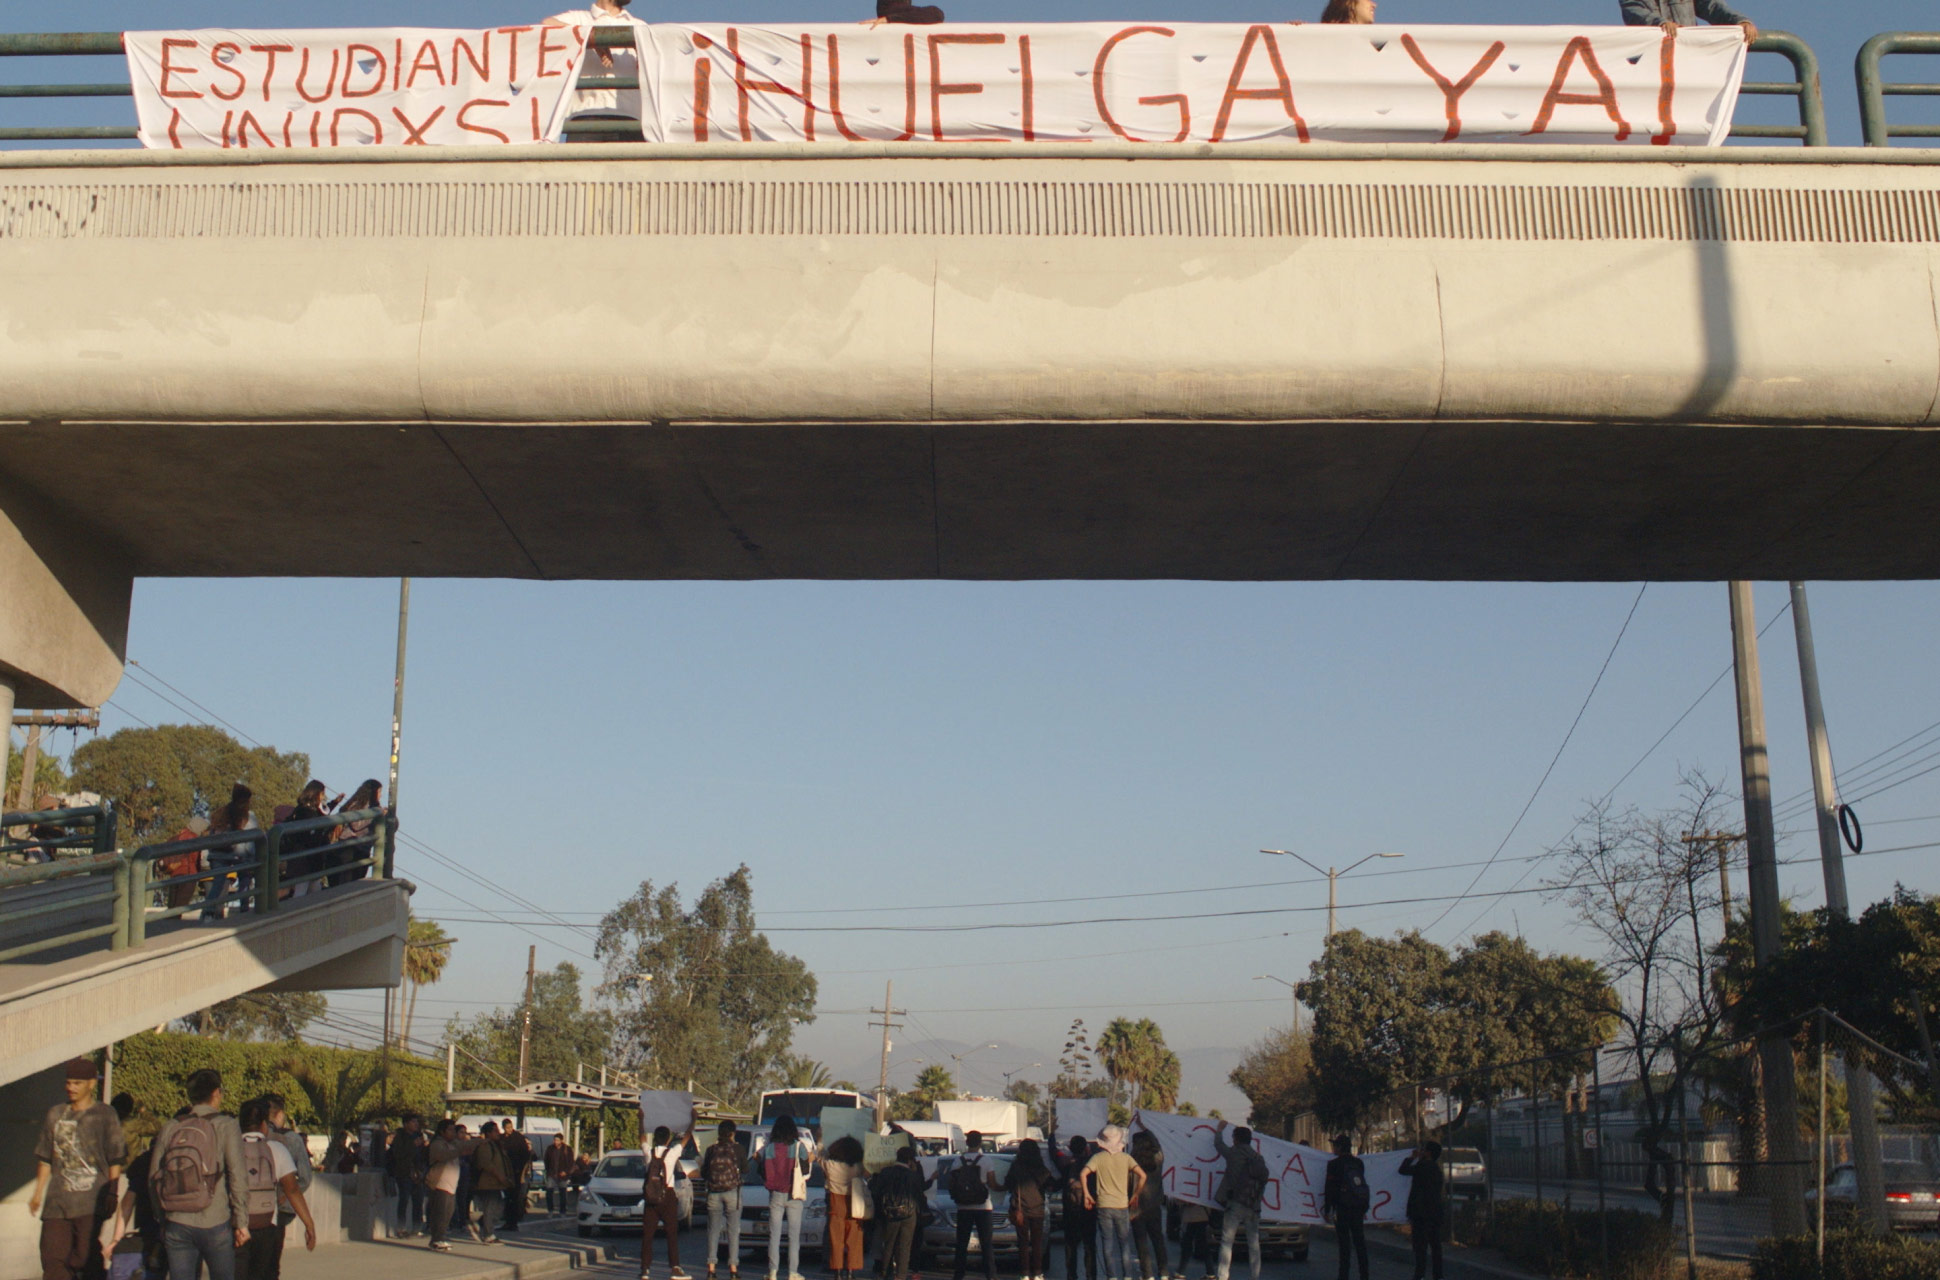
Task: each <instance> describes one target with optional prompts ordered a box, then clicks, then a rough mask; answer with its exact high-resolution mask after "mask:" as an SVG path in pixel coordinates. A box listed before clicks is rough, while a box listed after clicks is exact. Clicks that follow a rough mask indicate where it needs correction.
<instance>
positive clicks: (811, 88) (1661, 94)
mask: <svg viewBox="0 0 1940 1280" xmlns="http://www.w3.org/2000/svg"><path fill="white" fill-rule="evenodd" d="M636 30H637V39H638V40H639V41H640V43H641V54H640V62H641V69H642V70H641V74H642V98H643V102H644V104H645V105H644V108H643V116H644V119H643V120H642V122H641V123H642V131H643V136H644V137H645V138H646V139H647V140H648V141H650V142H757V141H764V142H776V141H780V142H840V141H844V140H849V141H857V142H860V141H880V142H960V141H972V142H977V141H999V140H1007V139H1008V140H1017V141H1023V142H1033V141H1045V142H1049V141H1062V142H1098V141H1108V140H1119V139H1123V140H1127V141H1134V142H1185V141H1193V142H1215V143H1216V142H1244V141H1257V140H1262V139H1288V140H1297V141H1300V142H1309V141H1323V140H1331V141H1342V142H1380V141H1387V142H1406V141H1415V142H1453V141H1457V140H1460V141H1468V142H1550V143H1567V142H1604V143H1611V142H1618V143H1633V144H1648V143H1656V144H1669V143H1673V142H1675V143H1687V144H1690V143H1702V144H1710V145H1716V144H1718V143H1721V142H1723V140H1724V138H1725V135H1726V134H1727V133H1728V132H1729V131H1730V126H1731V115H1732V110H1733V108H1734V107H1735V105H1736V102H1737V96H1738V89H1739V85H1740V83H1741V81H1742V79H1743V75H1744V65H1745V56H1746V44H1745V36H1744V32H1743V30H1742V29H1741V28H1738V27H1731V26H1727V27H1704V28H1699V27H1686V28H1683V29H1681V30H1679V31H1678V32H1677V33H1675V34H1674V35H1665V34H1664V33H1663V32H1662V31H1661V30H1659V29H1658V28H1655V27H1590V28H1577V27H1555V26H1513V27H1512V26H1448V25H1439V26H1420V27H1406V26H1385V25H1378V26H1349V25H1319V24H1313V25H1296V24H1292V23H1256V24H1253V25H1244V24H1237V23H1234V24H1227V23H1186V22H1176V23H1158V22H1142V23H1131V24H1123V23H1060V24H1043V25H1033V24H993V25H989V26H981V25H969V24H963V23H950V24H943V25H940V26H929V27H923V28H921V29H920V30H912V29H910V28H908V27H897V26H893V25H890V26H880V27H875V28H871V29H864V30H858V29H857V28H856V27H855V26H854V25H847V24H843V25H827V26H767V25H752V26H736V25H723V24H702V25H686V24H674V23H663V24H654V25H649V26H643V27H640V28H637V29H636Z"/></svg>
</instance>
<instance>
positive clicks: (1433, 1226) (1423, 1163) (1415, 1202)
mask: <svg viewBox="0 0 1940 1280" xmlns="http://www.w3.org/2000/svg"><path fill="white" fill-rule="evenodd" d="M1401 1174H1402V1176H1403V1177H1405V1178H1408V1179H1410V1182H1409V1184H1408V1239H1409V1241H1410V1243H1412V1244H1413V1245H1414V1247H1415V1277H1414V1280H1429V1276H1428V1263H1429V1259H1430V1258H1431V1257H1432V1258H1433V1259H1434V1264H1435V1274H1434V1280H1442V1206H1443V1204H1444V1200H1443V1187H1442V1184H1443V1180H1442V1144H1441V1143H1439V1142H1433V1141H1430V1142H1424V1143H1422V1144H1421V1145H1420V1146H1418V1147H1416V1148H1415V1149H1414V1151H1413V1152H1412V1153H1411V1154H1410V1155H1409V1156H1408V1158H1407V1159H1406V1160H1403V1161H1402V1162H1401Z"/></svg>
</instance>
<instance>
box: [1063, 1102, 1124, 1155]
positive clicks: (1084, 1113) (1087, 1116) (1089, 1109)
mask: <svg viewBox="0 0 1940 1280" xmlns="http://www.w3.org/2000/svg"><path fill="white" fill-rule="evenodd" d="M1109 1123H1111V1104H1110V1103H1109V1102H1107V1101H1105V1100H1104V1099H1103V1098H1059V1099H1058V1131H1057V1135H1056V1137H1057V1141H1058V1145H1059V1146H1060V1147H1065V1146H1069V1145H1070V1143H1071V1139H1073V1138H1084V1139H1086V1140H1090V1139H1093V1138H1096V1137H1097V1136H1098V1131H1099V1130H1100V1129H1103V1128H1104V1127H1105V1126H1106V1125H1107V1124H1109Z"/></svg>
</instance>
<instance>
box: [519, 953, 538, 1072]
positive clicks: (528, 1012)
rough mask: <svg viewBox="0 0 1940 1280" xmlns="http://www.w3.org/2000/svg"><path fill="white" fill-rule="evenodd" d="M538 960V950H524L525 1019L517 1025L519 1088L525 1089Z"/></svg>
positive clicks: (530, 1050)
mask: <svg viewBox="0 0 1940 1280" xmlns="http://www.w3.org/2000/svg"><path fill="white" fill-rule="evenodd" d="M538 959H539V948H538V947H537V946H536V945H534V946H529V947H527V948H526V949H525V1018H524V1020H523V1021H522V1022H521V1023H520V1025H519V1088H521V1089H523V1088H525V1064H526V1062H527V1061H528V1060H529V1059H530V1057H531V1054H532V976H533V973H534V970H535V968H536V965H537V963H538Z"/></svg>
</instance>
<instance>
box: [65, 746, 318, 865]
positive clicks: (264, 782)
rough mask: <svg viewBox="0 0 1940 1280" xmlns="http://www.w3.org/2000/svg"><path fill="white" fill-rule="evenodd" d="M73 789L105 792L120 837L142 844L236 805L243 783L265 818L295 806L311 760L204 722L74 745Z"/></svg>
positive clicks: (129, 843)
mask: <svg viewBox="0 0 1940 1280" xmlns="http://www.w3.org/2000/svg"><path fill="white" fill-rule="evenodd" d="M72 764H73V777H72V785H73V786H74V787H75V788H76V789H78V790H82V791H94V792H98V793H99V794H100V796H101V798H102V799H103V800H106V801H112V802H113V803H114V804H115V806H116V811H117V813H118V815H119V824H120V825H119V827H118V835H119V837H120V839H121V842H122V844H123V845H124V846H127V847H130V848H132V847H135V846H137V845H142V844H152V843H154V842H156V841H158V840H167V839H170V838H172V837H173V836H174V835H175V833H176V832H177V831H180V830H181V829H182V827H183V825H184V824H186V823H187V822H188V820H189V819H190V818H191V817H193V816H194V815H195V814H196V813H198V812H200V813H204V814H206V813H208V812H209V811H210V810H211V809H214V808H216V807H217V806H219V805H224V804H227V803H229V792H230V788H231V787H232V786H233V785H234V784H235V783H236V782H238V781H240V782H242V783H244V784H245V785H246V786H248V787H249V788H250V790H252V791H253V792H255V794H256V802H255V804H256V811H257V814H258V821H259V822H262V823H263V824H264V825H268V821H269V814H270V811H271V810H272V809H273V808H274V807H275V806H276V805H278V804H283V803H286V802H293V801H295V799H296V797H297V794H298V793H299V792H301V791H302V790H303V784H304V783H305V782H307V781H308V780H309V777H310V757H309V756H308V755H305V754H304V753H302V752H300V751H290V752H282V751H277V750H276V749H275V748H274V747H245V746H244V745H243V744H242V743H240V742H238V741H236V740H235V739H234V738H232V737H230V736H229V735H228V734H226V733H224V732H223V731H222V730H220V729H217V728H214V727H212V726H209V725H202V724H165V725H161V726H160V727H158V728H153V729H118V730H116V731H115V732H114V733H111V734H109V735H108V736H107V737H105V738H96V739H94V740H93V741H91V742H84V743H82V744H81V745H80V746H79V747H77V748H75V751H74V757H73V761H72Z"/></svg>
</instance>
